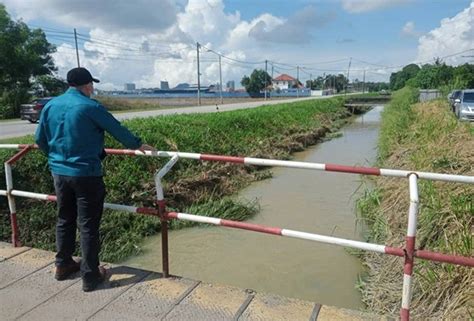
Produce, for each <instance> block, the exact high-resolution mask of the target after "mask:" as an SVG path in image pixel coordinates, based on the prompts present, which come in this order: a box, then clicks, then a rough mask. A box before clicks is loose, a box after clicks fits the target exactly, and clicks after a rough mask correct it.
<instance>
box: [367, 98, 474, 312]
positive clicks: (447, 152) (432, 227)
mask: <svg viewBox="0 0 474 321" xmlns="http://www.w3.org/2000/svg"><path fill="white" fill-rule="evenodd" d="M382 117H383V119H382V128H381V135H380V141H379V159H378V162H379V165H380V166H383V167H387V168H403V169H411V170H420V171H434V172H441V173H450V174H463V175H471V176H472V175H474V167H473V164H474V135H473V133H472V131H471V129H470V126H469V124H465V123H459V122H458V121H457V120H456V119H455V117H454V116H453V115H452V113H451V112H450V111H449V107H448V105H447V103H446V102H444V101H441V100H438V101H433V102H429V103H423V104H414V96H413V91H411V90H410V89H403V90H401V91H399V92H397V93H396V94H395V95H394V98H393V100H392V102H391V104H390V105H389V106H388V107H387V108H386V110H385V111H384V113H383V116H382ZM419 193H420V211H419V215H418V230H417V238H416V240H417V242H416V247H417V248H418V249H427V250H431V251H436V252H442V253H452V254H458V255H464V256H472V254H473V246H472V245H473V244H472V236H473V234H472V227H473V223H474V206H473V204H474V188H473V187H472V186H471V185H465V184H464V185H463V184H454V183H442V182H431V181H420V182H419ZM408 206H409V195H408V183H407V181H405V180H398V179H393V178H382V179H380V180H377V182H376V188H375V190H372V191H368V192H367V193H366V196H365V197H364V198H363V199H361V200H360V201H359V212H360V214H361V215H362V216H363V217H365V218H366V219H367V222H368V224H369V225H370V227H371V230H370V232H369V235H368V237H369V238H370V239H371V240H373V241H374V242H377V243H382V244H384V243H385V244H389V245H394V246H402V245H403V244H404V237H405V234H406V225H407V213H408ZM364 261H365V264H366V265H367V267H368V276H367V278H366V279H364V281H363V286H362V293H363V300H364V301H365V302H366V303H367V305H368V307H369V308H370V309H371V310H374V311H376V312H380V313H384V314H393V315H394V316H396V315H397V313H398V310H399V307H400V302H401V293H402V275H403V273H402V271H403V268H402V260H401V259H400V258H393V257H386V256H380V255H372V254H370V255H365V257H364ZM414 273H415V277H414V285H413V288H414V292H413V301H412V304H413V308H412V313H413V315H414V316H415V318H420V319H423V318H428V317H429V318H433V319H441V318H443V319H469V317H470V315H472V313H473V311H474V303H473V296H472V295H473V287H472V284H473V282H474V274H473V271H472V269H469V268H465V267H459V266H452V265H449V264H439V263H433V262H429V261H422V260H416V263H415V270H414Z"/></svg>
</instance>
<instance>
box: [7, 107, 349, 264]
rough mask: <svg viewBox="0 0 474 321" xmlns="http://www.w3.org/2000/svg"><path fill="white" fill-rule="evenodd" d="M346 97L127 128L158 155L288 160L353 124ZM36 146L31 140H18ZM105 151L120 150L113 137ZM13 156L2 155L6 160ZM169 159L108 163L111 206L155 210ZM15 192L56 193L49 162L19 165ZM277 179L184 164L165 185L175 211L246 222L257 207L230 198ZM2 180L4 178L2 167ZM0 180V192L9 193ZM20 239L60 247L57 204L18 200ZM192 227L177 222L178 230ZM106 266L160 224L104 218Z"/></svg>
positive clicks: (118, 215)
mask: <svg viewBox="0 0 474 321" xmlns="http://www.w3.org/2000/svg"><path fill="white" fill-rule="evenodd" d="M349 116H350V115H349V114H348V112H347V110H346V109H345V108H344V107H343V100H342V99H341V98H334V99H328V100H308V101H302V102H297V103H291V104H279V105H273V106H267V107H260V108H256V109H246V110H237V111H232V112H225V113H211V114H189V115H177V116H176V115H175V116H164V117H156V118H147V119H134V120H130V121H127V122H126V123H125V124H126V126H127V127H128V128H130V129H131V130H132V131H133V132H135V133H137V134H139V135H140V136H141V137H142V138H143V140H144V142H146V143H148V144H151V145H153V146H155V147H156V148H158V149H160V150H179V151H186V152H196V153H211V154H225V155H241V156H250V157H264V158H279V159H289V158H290V157H291V156H290V155H291V153H292V152H294V151H300V150H303V149H304V148H305V147H306V146H308V145H312V144H315V143H316V142H318V141H319V140H320V139H321V138H322V137H324V136H325V135H326V134H327V133H329V132H331V130H332V129H335V128H339V127H340V126H341V125H342V124H343V123H344V122H345V121H346V120H347V118H348V117H349ZM16 142H18V143H31V142H32V137H31V136H30V137H26V138H22V139H20V140H17V141H16ZM106 146H107V147H112V148H120V147H121V146H120V145H119V144H118V143H117V142H115V141H114V140H112V139H110V137H107V142H106ZM13 153H14V152H13V151H5V150H0V158H1V159H7V157H9V156H10V155H12V154H13ZM167 161H168V159H164V158H163V159H158V158H151V157H127V156H108V157H107V158H106V159H105V161H104V168H105V178H104V179H105V183H106V186H107V192H108V194H107V197H106V201H107V202H112V203H119V204H128V205H132V204H133V205H136V206H153V203H154V198H155V195H156V191H155V188H154V182H153V174H154V173H155V171H156V170H157V169H159V168H160V167H161V166H163V165H164V163H165V162H167ZM13 174H14V182H15V188H16V189H18V190H26V191H35V192H40V193H48V194H51V193H53V192H54V189H53V184H52V179H51V176H50V174H49V171H48V167H47V164H46V157H45V156H44V155H42V154H41V153H40V152H39V151H34V152H32V153H30V154H29V155H27V156H26V157H25V159H23V160H22V161H21V162H19V163H18V164H16V165H15V168H14V171H13ZM269 176H271V173H270V171H269V170H265V169H263V170H262V169H258V168H256V167H253V166H240V165H230V164H221V163H208V162H204V163H201V162H198V161H193V160H184V159H183V160H180V161H179V162H178V163H177V164H176V165H175V167H174V168H173V170H172V171H171V172H170V173H168V175H167V176H166V177H165V179H164V188H165V195H166V197H167V202H168V205H169V207H170V208H171V209H175V210H180V211H185V212H190V213H198V214H204V215H210V216H218V217H226V218H229V219H236V220H244V219H247V218H248V217H250V216H251V215H253V214H254V213H256V211H257V210H258V205H257V204H256V203H250V204H249V203H247V202H240V201H238V200H234V199H233V198H231V197H230V196H231V195H232V194H234V193H235V192H236V191H238V190H239V189H241V188H243V187H245V186H247V185H248V184H250V183H251V182H253V181H256V180H260V179H264V178H267V177H269ZM0 177H4V173H3V167H2V169H1V170H0ZM4 184H5V183H4V180H3V179H2V180H0V189H4V186H5V185H4ZM17 203H18V204H17V205H18V206H17V207H18V218H19V225H20V228H21V239H22V241H23V242H24V244H26V245H32V246H35V247H41V248H45V249H53V248H54V239H55V236H54V222H55V204H44V203H41V202H38V201H34V200H28V199H20V198H17ZM0 210H1V212H2V216H1V222H0V236H1V240H3V241H5V240H9V237H10V227H9V218H8V212H7V204H6V199H5V198H4V197H2V198H0ZM183 226H187V225H186V224H183V223H181V222H173V223H172V225H171V227H172V228H180V227H183ZM101 229H102V237H103V250H102V257H101V258H102V259H103V260H105V261H116V260H120V259H123V258H124V257H126V256H128V255H131V254H134V253H137V252H139V251H140V245H139V244H140V240H142V239H143V237H144V236H147V235H151V234H155V233H156V232H157V231H158V230H159V220H158V219H156V218H153V217H145V216H141V215H136V214H127V213H122V212H114V211H106V213H105V215H104V220H103V224H102V227H101Z"/></svg>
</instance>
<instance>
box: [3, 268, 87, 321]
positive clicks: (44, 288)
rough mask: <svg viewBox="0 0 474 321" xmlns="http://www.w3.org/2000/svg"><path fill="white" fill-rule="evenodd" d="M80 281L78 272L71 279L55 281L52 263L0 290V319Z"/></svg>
mask: <svg viewBox="0 0 474 321" xmlns="http://www.w3.org/2000/svg"><path fill="white" fill-rule="evenodd" d="M78 281H80V275H79V272H78V273H76V275H75V276H73V277H72V278H71V279H67V280H64V281H56V280H55V279H54V264H51V265H49V266H47V267H45V268H43V269H41V270H39V271H37V272H35V273H33V274H30V275H29V276H27V277H25V278H23V279H21V280H19V281H18V282H15V283H13V284H11V285H10V286H8V287H6V288H5V289H3V290H0V306H1V307H2V308H1V309H0V320H13V319H15V318H17V317H19V316H21V315H22V314H25V313H27V312H28V311H30V310H31V309H33V308H34V307H36V306H38V305H40V304H41V303H43V302H45V301H47V300H48V299H50V298H52V297H53V296H55V295H57V294H58V293H59V292H61V291H62V290H64V289H66V288H68V287H70V286H71V285H73V284H74V283H76V282H78Z"/></svg>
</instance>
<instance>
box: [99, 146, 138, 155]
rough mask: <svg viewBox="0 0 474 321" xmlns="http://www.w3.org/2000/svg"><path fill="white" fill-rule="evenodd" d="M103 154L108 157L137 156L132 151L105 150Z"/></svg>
mask: <svg viewBox="0 0 474 321" xmlns="http://www.w3.org/2000/svg"><path fill="white" fill-rule="evenodd" d="M105 152H106V153H107V154H110V155H129V156H137V155H136V154H135V151H134V150H131V149H114V148H106V149H105Z"/></svg>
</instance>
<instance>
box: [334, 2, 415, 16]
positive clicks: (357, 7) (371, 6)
mask: <svg viewBox="0 0 474 321" xmlns="http://www.w3.org/2000/svg"><path fill="white" fill-rule="evenodd" d="M410 1H412V0H342V7H343V8H344V10H346V11H348V12H350V13H362V12H367V11H373V10H378V9H383V8H387V7H391V6H396V5H400V4H404V3H408V2H410Z"/></svg>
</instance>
